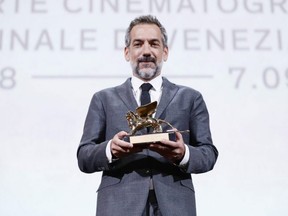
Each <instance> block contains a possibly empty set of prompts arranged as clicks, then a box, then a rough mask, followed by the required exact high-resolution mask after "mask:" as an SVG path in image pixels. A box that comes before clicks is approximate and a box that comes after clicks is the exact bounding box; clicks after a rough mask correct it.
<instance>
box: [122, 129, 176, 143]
mask: <svg viewBox="0 0 288 216" xmlns="http://www.w3.org/2000/svg"><path fill="white" fill-rule="evenodd" d="M163 139H167V140H171V141H176V134H175V132H173V131H172V132H162V133H151V134H144V135H133V136H126V137H124V141H126V142H130V143H132V144H137V145H138V144H148V143H158V142H160V141H161V140H163Z"/></svg>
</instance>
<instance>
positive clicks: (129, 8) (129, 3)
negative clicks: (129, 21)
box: [126, 0, 143, 13]
mask: <svg viewBox="0 0 288 216" xmlns="http://www.w3.org/2000/svg"><path fill="white" fill-rule="evenodd" d="M126 1H127V12H128V13H142V12H143V11H142V9H139V8H138V9H135V8H133V6H134V5H136V6H138V5H139V4H141V1H139V0H126ZM140 8H141V5H140Z"/></svg>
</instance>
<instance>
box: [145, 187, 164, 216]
mask: <svg viewBox="0 0 288 216" xmlns="http://www.w3.org/2000/svg"><path fill="white" fill-rule="evenodd" d="M142 216H162V214H161V212H160V209H159V206H158V202H157V198H156V194H155V191H154V190H150V191H149V195H148V200H147V203H146V207H145V209H144V212H143V214H142Z"/></svg>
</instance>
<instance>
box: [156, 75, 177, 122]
mask: <svg viewBox="0 0 288 216" xmlns="http://www.w3.org/2000/svg"><path fill="white" fill-rule="evenodd" d="M177 91H178V87H177V86H176V85H175V84H173V83H171V82H169V81H168V80H167V79H166V78H164V77H163V89H162V96H161V99H160V102H159V105H158V107H157V111H156V115H155V118H159V117H160V116H161V114H162V113H163V111H164V110H165V109H166V107H167V106H168V105H169V103H170V102H171V100H172V99H173V98H174V96H175V94H176V92H177Z"/></svg>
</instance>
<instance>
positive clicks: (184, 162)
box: [179, 144, 190, 167]
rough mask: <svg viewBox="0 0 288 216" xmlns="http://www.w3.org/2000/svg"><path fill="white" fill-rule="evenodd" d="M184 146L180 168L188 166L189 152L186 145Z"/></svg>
mask: <svg viewBox="0 0 288 216" xmlns="http://www.w3.org/2000/svg"><path fill="white" fill-rule="evenodd" d="M184 146H185V154H184V157H183V159H182V160H181V162H180V164H179V166H180V167H185V166H186V165H187V164H188V162H189V157H190V152H189V148H188V146H187V145H186V144H184Z"/></svg>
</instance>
